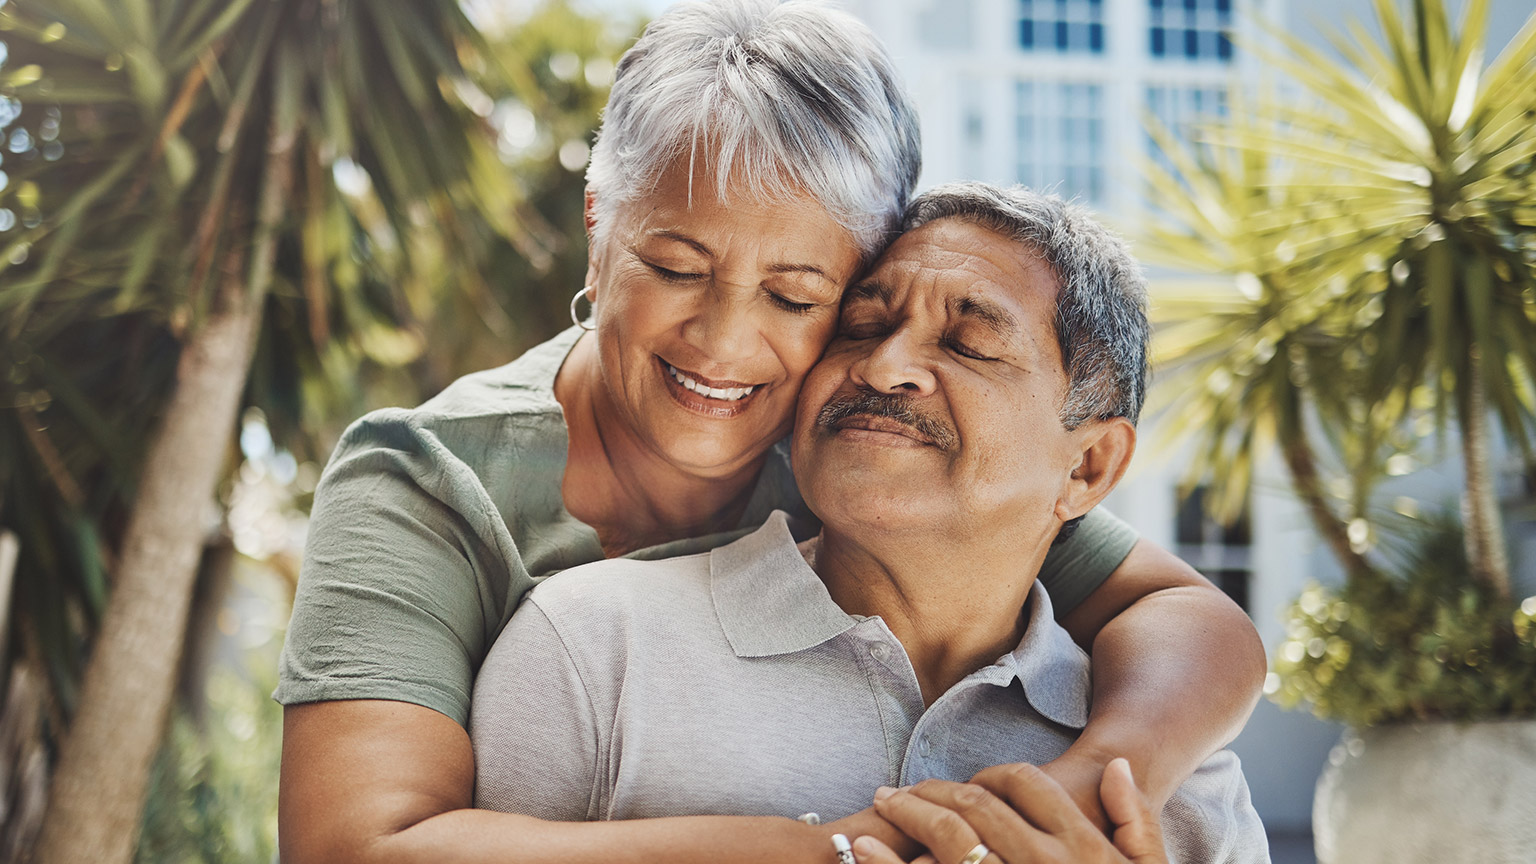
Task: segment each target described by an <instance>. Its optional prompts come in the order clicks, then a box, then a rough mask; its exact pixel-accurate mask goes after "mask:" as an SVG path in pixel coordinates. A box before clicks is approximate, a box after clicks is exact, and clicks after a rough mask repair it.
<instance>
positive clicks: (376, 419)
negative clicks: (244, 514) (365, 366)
mask: <svg viewBox="0 0 1536 864" xmlns="http://www.w3.org/2000/svg"><path fill="white" fill-rule="evenodd" d="M916 124H917V119H916V116H915V114H914V111H913V109H912V106H911V104H910V103H909V101H908V100H907V98H906V96H905V94H904V93H903V92H902V89H901V85H900V83H899V82H898V80H897V77H896V73H895V70H894V69H893V68H892V65H891V63H890V60H889V58H888V57H887V56H886V55H885V53H884V51H883V49H882V48H881V47H880V45H879V44H878V42H877V41H876V40H875V39H874V37H873V36H872V35H871V34H870V33H869V32H868V31H867V30H866V29H865V28H863V27H862V25H860V24H858V23H857V22H856V21H854V20H853V19H851V18H849V17H848V16H846V15H843V14H841V13H837V12H833V11H830V10H828V9H825V8H822V7H819V6H817V5H813V4H809V3H803V2H790V3H785V4H783V5H775V4H773V3H772V2H769V0H729V2H714V3H693V4H686V5H680V6H678V7H676V8H674V9H673V10H671V11H669V12H668V13H667V14H665V15H663V16H662V17H660V18H658V19H657V20H656V21H655V22H653V23H652V24H651V26H650V27H648V28H647V30H646V32H645V34H644V35H643V36H642V37H641V39H640V40H639V41H638V42H637V43H636V44H635V45H634V47H632V48H631V49H630V50H629V52H628V53H627V54H626V55H625V56H624V58H623V60H622V61H621V62H620V65H619V70H618V76H617V79H616V83H615V85H614V88H613V91H612V94H611V96H610V98H609V104H608V108H607V111H606V113H605V115H604V119H603V125H602V129H601V131H600V134H599V137H598V141H597V145H596V147H595V148H594V150H593V155H592V163H591V168H590V170H589V172H588V192H587V227H588V233H589V235H590V245H589V252H588V270H587V284H586V285H585V286H584V287H583V288H582V289H581V291H580V292H578V296H577V298H576V300H573V303H572V309H573V317H575V315H576V312H575V310H576V309H577V308H578V307H577V305H576V303H577V301H579V300H582V299H585V300H587V301H589V302H590V303H591V304H592V308H593V309H594V311H595V315H594V317H595V320H596V326H595V329H594V328H593V327H591V326H589V325H588V324H586V323H581V325H580V326H579V327H575V328H572V329H571V330H568V331H566V332H565V333H563V334H561V335H559V336H557V337H555V338H554V339H552V340H550V341H549V342H547V343H545V344H543V345H541V346H539V347H537V348H534V349H533V350H531V351H529V352H528V353H527V354H526V355H524V356H523V357H522V358H520V359H518V360H517V361H515V362H513V363H511V364H509V365H507V366H505V367H502V368H500V369H494V370H490V371H487V372H482V373H478V374H475V375H470V376H468V377H466V378H464V379H462V380H460V381H458V382H456V383H455V384H453V385H452V386H451V387H449V388H448V389H447V390H446V391H444V392H443V393H442V394H441V395H439V396H438V397H436V398H434V399H432V400H430V401H429V402H427V403H426V404H424V405H422V406H421V407H420V408H417V409H414V410H394V409H392V410H385V411H380V412H376V413H373V414H370V415H369V416H367V417H365V418H363V419H362V420H360V421H358V422H357V423H356V424H354V425H353V426H352V427H351V428H350V429H349V430H348V431H347V433H346V435H345V436H344V437H343V439H342V441H341V443H340V444H339V445H338V447H337V450H336V453H335V454H334V455H333V457H332V459H331V462H330V465H329V466H328V467H327V469H326V474H325V477H324V479H323V481H322V483H321V485H320V488H319V490H318V491H317V493H316V499H315V507H314V518H313V521H312V523H311V533H310V539H309V545H308V549H307V553H306V557H305V562H304V567H303V573H302V577H301V579H300V585H299V592H298V596H297V598H296V600H295V608H294V615H293V621H292V624H291V626H290V630H289V634H288V642H287V645H286V646H285V650H284V657H283V663H282V673H281V683H280V685H279V688H278V692H277V698H278V700H279V701H281V702H282V703H283V704H284V705H285V706H286V708H285V713H284V739H283V771H282V798H281V812H280V822H281V832H280V836H281V843H282V850H283V858H284V860H285V861H289V862H308V861H324V862H347V861H369V862H371V861H445V860H455V861H458V860H463V861H479V860H484V861H510V860H524V859H523V858H521V857H520V855H522V854H524V853H527V852H529V851H530V850H531V849H532V848H533V847H534V846H538V845H540V844H541V843H542V846H543V848H546V849H557V850H560V851H559V854H558V856H557V857H558V860H561V861H565V862H572V861H584V860H589V859H590V860H605V861H606V860H612V859H613V858H615V857H623V858H625V859H626V860H647V859H657V860H667V861H689V860H698V861H720V860H732V861H779V860H786V861H787V860H795V861H800V860H824V859H826V860H830V857H831V853H830V848H831V847H830V846H829V845H827V838H828V837H829V836H830V835H831V834H832V833H833V832H834V831H837V832H841V833H844V834H848V835H849V836H857V835H862V834H873V835H875V836H878V837H881V838H883V839H888V840H889V841H890V842H892V843H900V842H901V841H902V840H903V838H902V836H901V834H900V833H899V832H897V831H896V830H895V829H894V828H892V827H891V825H890V824H889V823H887V822H886V821H885V820H883V819H881V818H880V817H879V815H878V814H876V813H875V812H874V811H873V810H869V811H866V812H865V813H863V814H859V815H857V816H854V817H850V819H849V820H844V824H842V825H834V826H814V827H813V826H807V825H803V824H801V823H798V822H795V821H793V820H791V819H784V818H778V817H762V818H742V817H691V818H687V819H666V820H642V821H636V822H627V823H623V822H621V823H603V824H591V825H583V824H575V825H559V824H555V823H543V822H538V821H537V820H532V819H529V818H527V817H522V816H517V815H512V814H502V813H490V812H484V811H477V810H472V809H469V808H470V806H471V803H472V802H471V797H472V793H473V789H474V759H473V754H472V752H471V749H470V742H469V738H468V736H467V735H466V733H465V728H464V726H465V723H466V722H467V720H468V708H469V704H470V687H471V682H472V679H473V676H474V673H475V670H476V669H477V667H478V666H479V664H480V662H481V661H482V660H483V659H484V656H485V653H486V651H487V650H488V649H489V647H490V645H491V643H492V642H493V641H494V640H495V638H496V636H497V634H498V632H499V631H500V629H501V627H502V626H503V625H504V624H505V622H506V621H507V619H508V618H509V617H510V616H511V613H512V610H513V609H514V607H515V606H516V605H517V603H518V601H519V600H520V599H521V598H522V596H523V595H524V593H525V592H526V591H527V590H528V589H529V588H530V587H531V586H532V585H533V583H534V582H535V581H536V580H538V579H539V578H541V577H544V576H548V575H550V574H552V573H554V572H556V571H558V570H561V569H564V568H567V567H571V566H574V565H576V564H580V563H585V562H588V561H593V560H596V559H598V558H602V557H605V556H607V557H612V556H619V555H642V556H645V557H660V556H664V555H676V554H685V553H691V552H697V551H701V550H705V549H709V548H712V547H714V546H717V545H720V544H721V543H723V542H726V541H729V540H731V539H734V538H736V537H738V536H741V534H742V533H743V532H744V531H745V530H750V529H752V528H755V527H756V526H757V525H759V524H761V522H762V521H763V519H764V518H765V517H766V516H767V514H768V513H769V512H771V511H772V510H774V509H781V510H785V511H787V512H789V513H790V514H792V516H794V517H795V518H796V519H797V520H798V521H799V523H800V524H799V525H798V526H797V532H798V533H803V534H804V535H806V536H809V534H811V533H814V531H815V529H816V526H815V524H814V518H813V517H812V516H811V515H810V514H809V513H808V512H807V511H806V510H805V508H804V505H803V503H802V502H801V501H800V499H799V496H798V494H797V492H796V489H795V485H794V481H793V478H792V477H791V476H790V474H789V469H788V464H787V460H786V448H785V447H783V446H781V445H779V444H778V442H779V441H780V439H781V438H783V437H784V435H785V433H786V432H787V430H788V429H789V427H790V423H791V414H792V412H793V408H794V404H795V397H796V394H797V392H798V390H799V388H800V385H801V382H802V380H803V379H804V377H805V375H806V372H807V371H808V370H809V369H810V367H811V366H812V365H813V364H814V363H815V362H816V360H817V358H818V357H819V356H820V354H821V351H822V349H823V347H824V346H825V345H826V343H827V342H828V340H829V339H830V338H831V336H832V332H833V329H834V327H835V324H836V321H837V316H838V303H839V300H840V298H841V294H842V291H843V288H844V286H846V285H847V284H848V283H849V281H850V280H851V279H853V278H854V277H855V275H856V274H857V273H858V272H859V270H860V268H861V267H863V266H864V265H865V264H867V263H868V262H870V261H871V260H872V259H873V258H874V257H875V256H876V255H877V254H878V253H879V252H880V250H881V248H882V247H883V245H884V244H885V243H886V241H887V240H888V239H889V235H890V232H891V231H892V229H893V227H894V226H895V225H896V224H897V223H898V221H899V219H900V216H901V213H902V209H903V207H904V204H905V202H906V199H907V197H908V195H909V193H910V192H911V190H912V187H913V185H914V183H915V181H916V178H917V174H918V167H919V147H918V133H917V125H916ZM1041 578H1042V580H1043V581H1044V583H1045V584H1046V585H1047V587H1048V588H1049V590H1050V591H1051V594H1052V597H1053V600H1054V601H1055V605H1056V606H1057V607H1058V610H1059V614H1061V615H1062V616H1063V617H1062V623H1063V624H1064V625H1065V626H1066V627H1067V629H1068V630H1069V631H1070V632H1071V633H1072V635H1073V637H1074V638H1075V639H1076V640H1077V641H1078V642H1079V643H1080V644H1081V645H1083V646H1085V647H1087V648H1091V650H1092V654H1093V662H1094V668H1095V670H1096V672H1097V676H1096V680H1095V700H1094V713H1093V716H1092V718H1091V722H1090V723H1089V725H1088V727H1087V729H1086V731H1085V732H1084V734H1083V735H1082V737H1081V739H1080V740H1079V742H1078V743H1077V744H1076V745H1074V746H1073V748H1072V749H1071V750H1070V751H1069V752H1068V753H1067V754H1066V755H1064V756H1063V757H1061V758H1060V759H1058V760H1057V761H1056V762H1053V763H1051V764H1050V765H1048V766H1045V767H1046V771H1047V772H1048V773H1050V774H1051V775H1052V776H1053V777H1054V778H1055V780H1057V781H1059V782H1060V783H1061V784H1062V785H1063V786H1064V787H1065V788H1066V789H1067V791H1068V792H1069V793H1070V794H1071V795H1072V797H1073V798H1074V799H1075V800H1076V801H1077V802H1078V803H1079V805H1080V806H1082V807H1084V809H1085V810H1086V811H1088V812H1090V813H1091V814H1092V815H1094V816H1095V818H1097V819H1098V820H1099V822H1100V824H1103V815H1102V812H1100V811H1098V809H1097V808H1098V801H1099V784H1100V779H1101V777H1102V776H1103V771H1104V766H1105V765H1106V764H1107V763H1108V762H1109V760H1110V759H1111V758H1112V757H1114V756H1121V755H1123V756H1126V757H1128V758H1129V760H1130V763H1131V764H1132V766H1133V767H1134V770H1135V773H1136V776H1137V777H1138V778H1140V779H1141V780H1142V782H1143V784H1144V788H1145V790H1146V791H1147V793H1148V794H1149V796H1150V797H1151V799H1152V800H1153V801H1154V802H1157V801H1160V800H1161V799H1162V798H1163V797H1164V796H1166V795H1167V794H1168V793H1170V792H1171V791H1172V790H1173V789H1174V788H1175V787H1176V786H1177V785H1178V784H1179V783H1180V782H1181V781H1182V780H1183V778H1184V777H1185V776H1187V775H1188V774H1189V772H1191V771H1192V770H1193V769H1194V768H1195V767H1196V766H1197V765H1199V764H1200V762H1201V761H1202V760H1203V759H1204V758H1205V757H1206V756H1207V755H1208V754H1209V753H1210V752H1212V751H1214V750H1215V749H1217V748H1218V747H1219V746H1220V745H1221V744H1223V743H1224V742H1225V741H1226V740H1228V739H1229V738H1230V737H1231V736H1232V735H1233V734H1234V733H1235V731H1236V730H1237V729H1238V728H1239V727H1240V726H1241V723H1242V722H1243V720H1244V719H1246V716H1247V713H1248V712H1249V711H1250V710H1251V708H1252V705H1253V702H1254V700H1255V699H1256V697H1257V689H1258V680H1259V678H1261V677H1262V673H1263V656H1262V650H1261V648H1260V647H1259V645H1258V640H1257V636H1256V635H1255V634H1254V632H1253V628H1252V625H1251V624H1250V623H1249V622H1248V620H1247V618H1246V616H1244V615H1243V614H1242V612H1241V611H1240V610H1238V609H1237V608H1236V607H1235V606H1234V605H1232V604H1231V603H1230V602H1229V601H1227V600H1226V599H1225V597H1224V596H1223V595H1222V594H1221V593H1220V592H1219V591H1216V590H1215V589H1214V588H1212V587H1211V586H1210V585H1209V584H1208V583H1206V582H1204V581H1203V580H1201V579H1200V578H1199V576H1198V575H1197V574H1195V573H1194V572H1193V571H1191V570H1190V569H1189V568H1188V567H1186V566H1184V565H1183V564H1182V563H1180V562H1178V561H1177V559H1174V558H1172V556H1170V555H1168V554H1167V553H1166V552H1163V551H1161V550H1159V549H1157V548H1155V547H1153V546H1150V545H1149V544H1147V543H1145V542H1138V541H1137V540H1136V538H1135V535H1134V533H1133V532H1131V531H1130V530H1129V529H1128V528H1127V527H1126V526H1124V525H1123V524H1121V523H1119V522H1118V521H1117V520H1115V519H1114V518H1113V517H1111V516H1109V515H1108V514H1105V513H1100V512H1095V513H1090V514H1089V516H1088V517H1087V518H1086V520H1085V521H1084V522H1083V523H1082V525H1081V526H1080V530H1078V532H1077V533H1076V535H1075V536H1073V537H1071V538H1070V539H1069V540H1067V541H1066V542H1064V543H1063V544H1061V545H1060V546H1059V548H1058V549H1057V550H1056V552H1055V553H1054V554H1053V555H1052V557H1051V558H1050V559H1049V560H1048V561H1047V562H1046V565H1045V567H1044V568H1043V570H1042V574H1041ZM1170 634H1179V636H1180V637H1181V638H1180V639H1179V640H1178V641H1175V640H1174V639H1172V638H1170ZM637 686H643V682H637ZM909 848H910V847H909Z"/></svg>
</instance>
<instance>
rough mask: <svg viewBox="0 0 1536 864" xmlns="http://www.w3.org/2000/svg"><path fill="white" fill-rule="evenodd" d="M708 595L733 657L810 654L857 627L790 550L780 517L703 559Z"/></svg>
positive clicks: (777, 513)
mask: <svg viewBox="0 0 1536 864" xmlns="http://www.w3.org/2000/svg"><path fill="white" fill-rule="evenodd" d="M709 569H710V594H711V595H712V597H713V599H714V602H715V614H716V615H718V616H719V618H720V626H721V628H722V629H724V631H725V638H726V640H727V641H729V642H730V643H731V648H732V649H734V650H735V652H736V656H738V657H767V656H771V655H774V654H789V653H792V652H795V651H804V650H806V649H807V648H814V647H816V646H817V645H820V644H822V643H823V642H826V641H828V640H830V639H832V638H835V637H837V636H839V635H841V634H843V633H845V632H847V631H848V630H849V629H851V628H852V627H853V626H854V625H855V624H857V623H858V621H857V620H855V619H854V618H852V617H850V616H849V615H848V613H846V612H844V611H843V610H842V609H841V608H840V607H838V605H837V604H836V603H834V602H833V601H832V596H831V595H830V594H828V593H827V586H826V585H825V584H823V583H822V581H821V577H820V576H817V575H816V571H814V570H812V569H811V567H810V565H809V564H807V563H805V559H804V558H803V557H801V555H800V550H799V549H797V548H795V539H794V537H793V536H791V534H790V531H789V525H788V522H787V521H786V517H785V514H784V513H783V511H779V510H775V511H774V512H773V513H772V515H770V516H769V517H768V521H767V522H764V523H763V527H761V528H759V529H757V530H756V531H754V532H752V533H751V534H748V535H747V536H745V537H743V538H741V539H740V540H737V541H736V542H734V543H732V544H730V545H729V546H721V547H719V548H717V549H715V550H714V551H713V552H711V553H710V555H709Z"/></svg>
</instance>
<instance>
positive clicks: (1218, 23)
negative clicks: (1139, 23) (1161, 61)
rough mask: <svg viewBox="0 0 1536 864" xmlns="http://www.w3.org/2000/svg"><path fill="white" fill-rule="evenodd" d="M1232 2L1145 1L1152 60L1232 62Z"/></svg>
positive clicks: (1216, 0) (1226, 0) (1192, 0)
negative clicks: (1175, 59) (1176, 59)
mask: <svg viewBox="0 0 1536 864" xmlns="http://www.w3.org/2000/svg"><path fill="white" fill-rule="evenodd" d="M1232 3H1233V0H1147V7H1148V8H1147V18H1148V23H1149V25H1150V29H1149V30H1148V37H1149V41H1150V44H1149V46H1148V48H1149V49H1150V50H1151V52H1152V56H1153V57H1183V58H1185V59H1188V60H1218V61H1221V62H1223V63H1225V62H1229V61H1231V59H1232Z"/></svg>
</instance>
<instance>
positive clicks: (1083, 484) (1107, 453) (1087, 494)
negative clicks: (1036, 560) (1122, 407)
mask: <svg viewBox="0 0 1536 864" xmlns="http://www.w3.org/2000/svg"><path fill="white" fill-rule="evenodd" d="M1077 432H1078V433H1079V434H1080V436H1081V437H1079V439H1078V441H1079V443H1080V445H1081V446H1082V451H1081V453H1080V455H1079V457H1078V462H1077V465H1076V466H1074V467H1073V469H1072V473H1071V474H1070V475H1068V477H1067V482H1066V483H1065V484H1064V485H1063V486H1062V490H1061V497H1059V498H1058V499H1057V500H1056V517H1057V518H1058V519H1060V520H1061V521H1063V522H1066V521H1067V520H1069V519H1076V518H1077V517H1079V516H1081V515H1083V514H1084V513H1087V512H1088V511H1089V510H1092V509H1093V508H1094V507H1096V506H1097V505H1098V503H1099V502H1100V501H1103V500H1104V496H1106V495H1108V494H1109V492H1110V490H1111V489H1114V488H1115V486H1116V484H1118V483H1119V482H1120V478H1122V477H1124V476H1125V471H1126V469H1127V468H1129V467H1130V464H1131V454H1133V453H1135V452H1136V427H1135V426H1133V425H1131V421H1129V420H1127V419H1125V418H1124V417H1112V418H1110V419H1108V420H1101V421H1098V422H1096V423H1093V424H1091V425H1084V426H1083V427H1081V428H1079V429H1078V430H1077Z"/></svg>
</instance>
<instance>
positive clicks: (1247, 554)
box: [1173, 486, 1253, 612]
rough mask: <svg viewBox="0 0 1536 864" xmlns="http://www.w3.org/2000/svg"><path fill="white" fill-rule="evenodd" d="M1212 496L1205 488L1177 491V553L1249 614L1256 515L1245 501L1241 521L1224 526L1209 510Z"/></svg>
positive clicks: (1175, 528)
mask: <svg viewBox="0 0 1536 864" xmlns="http://www.w3.org/2000/svg"><path fill="white" fill-rule="evenodd" d="M1208 493H1209V489H1208V488H1207V487H1205V486H1196V487H1194V488H1192V489H1181V490H1178V491H1177V495H1178V501H1177V507H1176V508H1175V510H1174V513H1175V516H1174V543H1175V546H1174V550H1173V551H1174V554H1176V555H1178V556H1179V557H1180V558H1183V559H1184V560H1185V561H1188V562H1189V563H1190V564H1192V565H1193V566H1194V567H1195V569H1197V570H1199V571H1200V572H1201V573H1202V574H1204V575H1205V578H1207V579H1209V580H1211V582H1213V583H1215V585H1216V587H1218V588H1220V589H1221V590H1222V591H1224V592H1225V593H1226V595H1227V596H1228V597H1231V598H1232V600H1233V602H1235V603H1236V604H1237V605H1239V606H1241V607H1242V608H1243V611H1245V612H1246V611H1248V586H1249V583H1250V582H1251V581H1252V579H1253V559H1252V547H1253V515H1252V513H1251V512H1250V508H1249V506H1248V503H1247V501H1244V502H1243V509H1242V511H1241V512H1240V513H1238V514H1237V517H1236V518H1234V519H1233V520H1232V522H1231V523H1229V524H1222V523H1221V522H1218V521H1217V520H1216V519H1214V518H1212V517H1211V515H1210V512H1209V511H1208V510H1207V509H1206V498H1207V496H1208Z"/></svg>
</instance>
